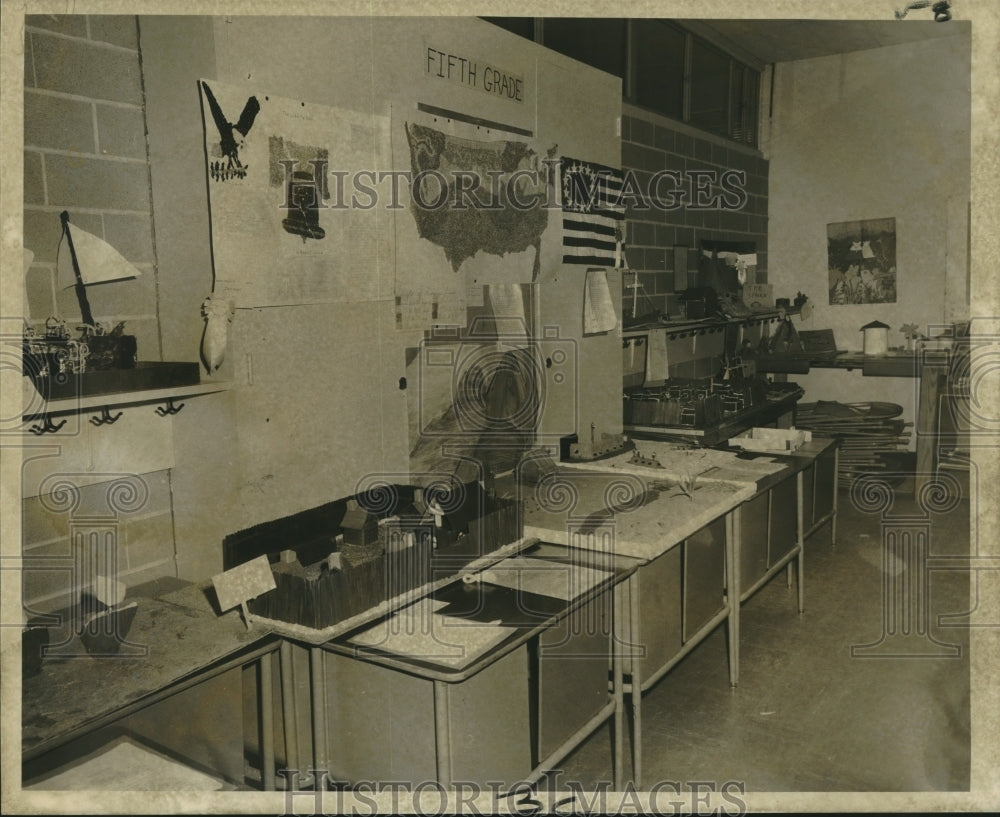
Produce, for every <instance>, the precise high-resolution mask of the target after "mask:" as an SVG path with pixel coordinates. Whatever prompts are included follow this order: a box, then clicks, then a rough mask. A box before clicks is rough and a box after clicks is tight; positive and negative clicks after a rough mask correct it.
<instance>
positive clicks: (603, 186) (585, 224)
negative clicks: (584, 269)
mask: <svg viewBox="0 0 1000 817" xmlns="http://www.w3.org/2000/svg"><path fill="white" fill-rule="evenodd" d="M559 169H560V174H559V175H560V179H559V190H560V195H561V196H562V211H563V263H564V264H589V265H590V266H597V267H613V266H615V259H616V253H615V249H616V242H617V235H618V225H619V224H620V223H621V221H622V220H623V219H624V218H625V206H624V205H623V204H622V203H621V191H622V183H623V177H622V172H621V171H620V170H616V169H615V168H613V167H605V166H604V165H599V164H594V163H593V162H584V161H581V160H579V159H569V158H566V157H564V158H563V159H562V161H561V162H560V165H559Z"/></svg>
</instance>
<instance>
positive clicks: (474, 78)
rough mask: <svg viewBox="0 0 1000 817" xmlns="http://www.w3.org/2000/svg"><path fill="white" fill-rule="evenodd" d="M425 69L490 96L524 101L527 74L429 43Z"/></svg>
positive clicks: (434, 74) (431, 73)
mask: <svg viewBox="0 0 1000 817" xmlns="http://www.w3.org/2000/svg"><path fill="white" fill-rule="evenodd" d="M425 69H426V71H427V73H428V74H429V75H430V76H433V77H438V78H439V79H444V80H448V81H449V82H455V83H458V84H459V85H465V86H466V87H469V88H478V89H479V90H481V91H484V92H486V93H487V94H489V95H490V96H495V97H499V98H501V99H509V100H512V101H514V102H524V77H522V76H520V75H518V74H513V73H511V72H510V71H505V70H503V69H502V68H497V67H496V66H494V65H490V64H489V63H486V62H483V61H482V60H475V59H470V58H469V57H464V56H461V55H459V54H451V53H449V52H447V51H439V50H438V49H436V48H432V47H431V46H427V51H426V54H425Z"/></svg>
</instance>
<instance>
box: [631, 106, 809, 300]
mask: <svg viewBox="0 0 1000 817" xmlns="http://www.w3.org/2000/svg"><path fill="white" fill-rule="evenodd" d="M696 133H697V132H696V131H694V130H693V129H691V128H685V127H683V126H679V125H678V124H677V123H676V122H674V121H673V120H670V119H667V118H666V117H663V116H658V115H657V114H654V113H649V112H646V111H643V110H641V109H639V108H636V107H634V106H631V105H626V106H625V107H624V111H623V116H622V166H623V168H624V169H626V170H632V171H633V172H634V173H635V175H636V177H637V179H638V180H639V181H640V184H641V185H642V187H643V189H645V187H646V184H647V182H648V180H649V179H650V177H652V175H653V174H654V173H656V172H657V171H658V170H674V171H678V172H680V173H681V174H682V175H683V174H684V173H686V172H688V171H690V170H716V171H718V172H719V173H720V174H721V173H722V172H723V171H726V170H742V171H744V172H745V173H746V185H745V187H744V189H745V190H746V192H747V194H748V195H747V200H746V204H745V205H744V206H743V207H742V208H741V209H739V210H716V209H713V210H697V209H693V208H691V207H689V206H682V207H679V208H677V209H675V210H670V211H667V210H664V209H657V208H656V207H653V208H651V209H649V210H647V211H637V210H635V209H634V208H630V209H629V211H628V214H627V225H628V226H627V234H626V239H627V242H628V245H627V246H628V249H627V252H626V259H627V260H628V265H629V269H630V270H632V274H628V273H626V274H625V275H624V276H622V278H623V280H622V284H623V292H622V304H623V307H622V308H623V311H624V313H625V316H626V320H627V319H628V317H630V316H631V305H632V290H631V288H630V287H629V284H631V283H632V281H633V280H634V277H635V276H638V280H639V283H640V284H641V285H642V287H643V289H642V292H644V293H645V294H646V295H648V296H649V299H650V300H646V301H644V300H643V299H642V297H641V296H640V299H639V304H638V310H637V311H638V314H640V315H642V314H644V313H646V312H651V311H652V310H653V309H654V308H655V309H659V310H663V311H669V310H668V302H667V301H668V294H670V293H673V292H674V247H677V246H680V247H687V248H689V251H688V254H687V255H688V261H687V266H688V270H689V271H694V270H696V269H697V251H698V247H699V244H700V242H701V241H702V240H703V239H710V240H718V241H754V242H755V243H756V245H757V272H756V278H755V281H756V282H757V283H766V282H767V174H768V161H767V160H766V159H764V158H763V157H762V156H761V155H760V153H759V152H758V151H755V150H752V149H750V148H744V147H741V146H739V145H736V144H735V143H729V142H727V141H726V140H723V139H717V138H714V137H712V136H710V135H709V134H705V135H704V136H703V137H702V136H697V135H695V134H696ZM689 188H690V186H689V185H688V189H689ZM670 189H671V185H670V184H669V183H667V182H665V183H664V186H663V188H662V191H661V192H662V193H663V194H664V195H665V194H666V191H668V190H670ZM689 201H690V197H689ZM696 284H697V280H696V279H695V278H694V277H692V276H691V275H690V274H689V278H688V285H689V286H694V285H696ZM794 294H795V293H792V295H794Z"/></svg>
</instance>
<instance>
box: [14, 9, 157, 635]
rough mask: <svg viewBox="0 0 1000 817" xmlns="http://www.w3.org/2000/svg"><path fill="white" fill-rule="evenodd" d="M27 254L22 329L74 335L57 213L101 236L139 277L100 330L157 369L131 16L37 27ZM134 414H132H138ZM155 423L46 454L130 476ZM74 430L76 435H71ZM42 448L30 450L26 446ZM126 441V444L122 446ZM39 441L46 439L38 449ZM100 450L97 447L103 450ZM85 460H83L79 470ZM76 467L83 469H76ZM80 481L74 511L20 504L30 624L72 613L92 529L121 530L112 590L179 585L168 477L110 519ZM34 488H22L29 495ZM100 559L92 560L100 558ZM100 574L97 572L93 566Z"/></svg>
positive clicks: (65, 440)
mask: <svg viewBox="0 0 1000 817" xmlns="http://www.w3.org/2000/svg"><path fill="white" fill-rule="evenodd" d="M24 84H25V90H24V245H25V247H26V248H27V249H29V250H31V251H32V252H33V253H34V261H33V263H32V264H31V267H30V268H29V269H28V270H27V275H26V281H25V290H26V292H25V294H26V302H25V309H26V312H27V315H25V317H26V318H27V319H28V320H29V321H30V323H31V324H32V325H33V326H36V327H42V326H44V323H45V321H46V319H47V318H48V317H50V316H59V317H62V318H64V319H66V320H67V322H68V323H69V325H70V327H71V329H74V328H75V326H76V325H77V324H78V323H79V320H80V311H79V306H78V304H77V300H76V294H75V292H74V290H73V289H72V288H69V289H66V288H65V287H66V286H67V285H69V284H71V283H72V281H71V280H67V281H60V280H57V276H56V253H57V251H59V252H67V250H66V248H65V246H64V247H63V248H62V249H61V250H60V249H59V243H60V235H61V224H60V219H59V214H60V213H61V212H62V211H63V210H68V211H69V214H70V220H71V221H72V222H73V223H74V224H76V225H78V226H79V227H81V228H83V229H84V230H87V231H88V232H90V233H92V234H93V235H96V236H98V237H100V238H103V239H104V240H105V241H107V242H108V243H109V244H111V245H112V246H113V247H114V248H115V249H117V250H118V251H119V252H120V253H121V254H122V255H123V256H125V258H127V259H128V260H129V261H131V262H132V263H133V264H134V265H135V266H136V267H137V268H138V269H139V271H140V272H141V273H142V275H141V276H140V277H138V278H136V279H133V280H129V281H119V282H114V283H108V284H97V285H93V286H90V287H88V295H89V300H90V304H91V308H92V310H93V313H94V318H95V320H97V321H98V322H101V323H109V324H112V325H113V324H115V323H117V322H118V321H125V322H126V323H125V329H126V331H127V332H129V333H130V334H134V335H136V336H137V340H138V349H139V359H140V360H160V359H162V358H161V345H160V333H159V320H158V304H157V276H156V255H155V249H154V240H153V220H152V213H151V210H150V182H149V160H148V154H147V149H146V124H145V112H144V100H143V82H142V71H141V61H140V53H139V40H138V30H137V21H136V18H135V17H134V16H109V15H101V16H90V15H59V16H49V15H29V16H27V17H26V19H25V48H24ZM134 411H137V410H134ZM145 414H148V415H149V418H150V419H149V421H148V423H145V424H143V423H138V424H135V426H133V427H131V428H129V429H124V428H123V427H124V426H126V425H128V424H118V425H116V426H113V427H112V426H107V427H102V428H96V427H94V428H92V427H91V426H89V425H88V424H87V416H86V415H84V416H82V417H81V418H80V419H79V421H78V422H76V423H70V424H68V425H67V426H66V429H64V430H63V431H61V432H57V433H56V434H51V435H47V436H46V437H45V438H44V442H45V443H47V444H52V445H57V446H60V459H58V460H53V463H54V465H53V470H55V471H58V470H59V468H60V463H62V464H64V465H67V466H68V464H69V463H70V462H74V463H77V462H78V461H79V460H80V457H79V456H77V455H78V454H79V453H80V450H82V449H84V448H87V449H88V450H90V451H94V450H97V448H100V447H102V446H107V445H111V444H112V443H111V435H117V436H115V438H114V439H115V442H114V443H113V445H114V446H115V449H116V451H119V450H120V455H121V456H120V462H117V463H116V465H117V466H118V468H117V470H119V471H121V472H123V473H132V471H133V468H134V467H135V465H134V464H133V465H132V466H130V464H129V461H130V457H129V452H130V450H131V451H135V450H136V449H135V448H134V446H142V445H143V443H142V439H143V437H144V435H149V434H158V433H159V434H162V433H163V431H164V429H163V427H162V425H160V426H157V425H156V423H158V422H159V423H161V424H162V422H163V421H162V420H161V419H160V418H158V417H156V416H155V415H154V414H153V412H152V409H151V408H148V407H147V411H146V412H145V413H144V415H145ZM73 427H75V428H76V429H77V431H76V432H72V431H67V429H70V428H73ZM25 436H26V438H27V439H29V440H32V441H34V442H37V440H36V439H35V438H32V437H30V436H28V435H25ZM123 436H127V437H128V439H127V440H125V441H124V442H122V437H123ZM40 439H41V438H40ZM95 447H96V448H95ZM84 459H85V458H84ZM74 467H75V466H74ZM66 470H67V474H66V477H67V479H68V480H69V481H70V482H76V483H82V485H81V488H80V493H79V503H78V504H77V506H76V507H75V508H72V509H71V508H66V507H63V506H61V504H60V502H59V501H57V500H53V498H52V495H46V496H44V497H39V496H29V498H26V499H24V500H23V502H22V533H23V536H22V548H23V556H24V558H25V562H24V571H23V574H22V575H23V585H22V586H23V594H24V595H23V599H24V606H25V609H26V615H27V616H29V617H30V616H31V615H32V614H33V613H39V612H46V611H50V610H54V609H60V608H62V607H64V606H65V605H67V604H69V603H71V602H74V601H75V600H76V598H77V597H78V593H79V589H80V585H81V583H82V582H83V581H85V576H82V575H78V574H79V573H80V571H79V570H76V569H75V568H74V567H73V565H74V557H75V555H79V553H77V552H75V551H76V549H79V548H90V547H91V545H92V542H89V541H88V540H87V531H88V527H87V524H86V523H84V524H82V525H81V521H82V520H84V518H85V517H88V516H94V517H104V518H105V519H113V521H112V522H111V523H110V529H111V530H112V531H113V534H114V536H115V537H116V541H117V563H118V564H117V570H116V573H117V575H118V578H119V579H120V580H122V581H124V582H125V583H126V584H128V585H130V586H131V585H134V584H137V583H141V582H144V581H147V580H149V579H151V578H156V577H159V576H163V575H176V565H175V556H174V554H175V547H174V531H173V515H172V509H171V491H170V471H169V470H158V471H155V472H152V473H146V474H140V475H139V476H140V478H141V479H142V480H143V482H144V483H145V484H146V486H147V489H148V497H147V499H146V501H145V502H144V503H143V505H142V507H140V508H135V509H130V510H129V512H127V513H120V514H115V513H110V511H109V503H108V495H109V494H108V490H109V488H110V487H111V483H97V484H86V483H87V482H88V481H90V482H92V481H93V479H92V478H93V475H89V474H87V473H85V471H86V469H80V470H81V473H79V474H74V473H72V471H73V468H69V467H67V469H66ZM33 491H37V486H25V493H26V494H31V493H33ZM95 552H96V550H95ZM92 567H95V568H97V569H103V568H104V567H105V566H104V565H103V564H97V565H93V566H92Z"/></svg>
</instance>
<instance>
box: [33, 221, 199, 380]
mask: <svg viewBox="0 0 1000 817" xmlns="http://www.w3.org/2000/svg"><path fill="white" fill-rule="evenodd" d="M60 219H61V221H62V240H64V241H65V244H66V250H67V251H68V254H69V261H70V263H71V265H72V269H73V278H74V282H73V284H72V286H73V287H74V289H75V291H76V297H77V302H78V304H79V307H80V324H79V325H78V326H77V327H76V331H77V332H78V335H77V336H76V337H74V336H73V332H72V331H71V330H70V328H69V325H68V324H67V323H66V321H64V320H61V319H59V318H55V317H50V318H49V319H48V320H47V321H46V323H45V330H44V333H39V332H37V331H36V330H35V329H33V328H32V327H30V326H26V327H25V330H24V339H23V346H22V352H23V358H22V360H23V366H22V369H23V372H24V374H25V375H27V376H28V377H30V378H31V381H32V383H33V384H34V386H35V388H36V389H38V391H39V393H40V394H41V396H42V397H43V398H44V399H46V400H56V399H60V398H67V397H80V396H85V395H90V394H107V393H115V392H128V391H138V390H142V389H153V388H164V387H170V386H186V385H193V384H195V383H197V382H198V381H199V372H198V364H197V363H164V362H160V361H150V362H140V361H139V360H138V345H137V342H136V337H135V335H129V334H127V333H126V332H125V323H124V321H122V322H120V323H118V324H117V325H115V326H114V327H113V328H109V327H108V326H106V325H102V324H99V323H98V322H97V321H96V320H94V314H93V311H92V309H91V306H90V299H89V297H88V294H87V287H88V286H91V285H93V284H110V283H112V282H114V281H120V280H123V279H128V278H135V277H138V276H139V275H141V273H140V272H139V270H137V269H136V268H135V267H134V266H133V265H132V264H130V263H129V262H128V261H127V260H125V258H123V257H122V256H121V254H120V253H119V252H118V251H117V250H115V248H114V247H112V246H111V245H110V244H108V243H107V242H105V241H103V240H102V239H100V238H98V237H97V236H94V235H91V234H90V233H88V232H86V231H85V230H82V229H80V228H79V227H77V226H76V225H74V224H71V223H70V220H69V213H68V212H66V211H63V213H62V214H61V215H60Z"/></svg>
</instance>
